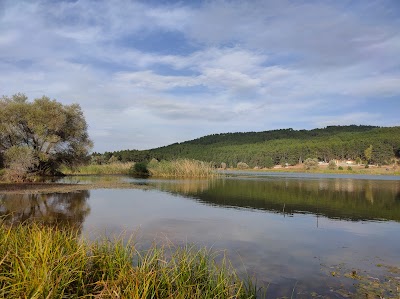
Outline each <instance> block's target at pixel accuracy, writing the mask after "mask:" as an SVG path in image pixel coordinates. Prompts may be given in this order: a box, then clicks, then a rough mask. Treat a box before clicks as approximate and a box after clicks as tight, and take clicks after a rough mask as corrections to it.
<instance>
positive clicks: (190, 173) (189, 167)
mask: <svg viewBox="0 0 400 299" xmlns="http://www.w3.org/2000/svg"><path fill="white" fill-rule="evenodd" d="M148 169H149V171H150V173H151V175H152V176H155V177H186V178H207V177H214V176H218V173H217V172H216V171H215V169H214V168H213V167H212V164H211V163H208V162H203V161H197V160H190V159H178V160H174V161H161V162H158V163H149V165H148Z"/></svg>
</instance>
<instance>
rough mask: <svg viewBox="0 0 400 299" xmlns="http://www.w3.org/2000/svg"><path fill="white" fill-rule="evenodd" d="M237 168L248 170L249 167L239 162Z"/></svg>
mask: <svg viewBox="0 0 400 299" xmlns="http://www.w3.org/2000/svg"><path fill="white" fill-rule="evenodd" d="M237 168H238V169H248V168H249V165H247V163H244V162H239V163H238V164H237Z"/></svg>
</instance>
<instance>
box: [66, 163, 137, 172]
mask: <svg viewBox="0 0 400 299" xmlns="http://www.w3.org/2000/svg"><path fill="white" fill-rule="evenodd" d="M133 164H134V163H133V162H129V163H119V162H117V163H111V164H103V165H82V166H79V167H77V168H76V169H70V168H66V167H64V168H62V169H61V172H62V173H63V174H66V175H106V174H128V173H129V169H130V168H131V166H132V165H133Z"/></svg>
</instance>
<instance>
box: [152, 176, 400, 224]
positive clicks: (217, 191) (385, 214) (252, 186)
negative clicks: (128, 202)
mask: <svg viewBox="0 0 400 299" xmlns="http://www.w3.org/2000/svg"><path fill="white" fill-rule="evenodd" d="M148 184H150V185H152V186H155V187H156V188H158V189H160V190H164V191H168V192H171V193H177V194H183V195H186V196H191V197H193V198H196V199H198V200H200V201H202V202H204V203H207V204H211V205H220V206H230V207H242V208H253V209H259V210H268V211H273V212H277V213H283V214H292V213H296V212H300V213H313V214H318V215H323V216H326V217H329V218H335V219H349V220H396V221H400V181H372V180H355V179H321V180H303V179H270V180H266V179H263V180H259V179H237V178H235V179H217V180H183V181H179V183H177V182H176V181H168V180H164V181H154V182H152V181H149V182H148Z"/></svg>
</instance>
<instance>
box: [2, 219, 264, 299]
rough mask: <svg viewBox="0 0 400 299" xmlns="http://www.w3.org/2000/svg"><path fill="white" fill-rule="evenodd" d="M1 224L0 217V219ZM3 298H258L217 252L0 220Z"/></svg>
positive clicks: (252, 288) (250, 284) (250, 286)
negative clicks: (144, 245) (144, 246)
mask: <svg viewBox="0 0 400 299" xmlns="http://www.w3.org/2000/svg"><path fill="white" fill-rule="evenodd" d="M0 221H1V220H0ZM0 244H1V246H0V297H1V298H83V297H85V298H92V297H95V298H133V299H135V298H255V297H256V294H255V290H256V288H255V287H254V285H253V284H252V283H251V282H250V281H249V282H244V281H243V280H241V279H240V278H239V277H238V275H237V274H236V272H235V270H234V269H233V268H232V266H231V265H230V263H229V262H228V261H227V260H226V259H225V258H224V256H223V255H222V261H221V262H219V263H217V262H216V260H217V259H220V258H221V255H220V254H219V253H216V252H213V251H210V250H208V249H204V248H203V249H198V248H197V247H195V246H189V245H187V246H183V247H174V246H163V245H159V246H157V245H154V246H152V247H151V248H150V249H148V250H145V251H139V250H138V249H137V248H136V247H135V244H133V243H132V242H129V241H128V242H127V243H126V242H124V241H123V240H122V239H116V240H114V241H112V242H110V241H109V240H100V241H96V242H92V243H90V242H88V241H85V240H82V239H80V237H79V235H78V233H77V232H76V231H73V230H62V229H57V228H51V227H45V226H41V225H38V224H29V225H23V224H19V225H16V226H6V225H5V224H4V223H2V222H1V223H0Z"/></svg>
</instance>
